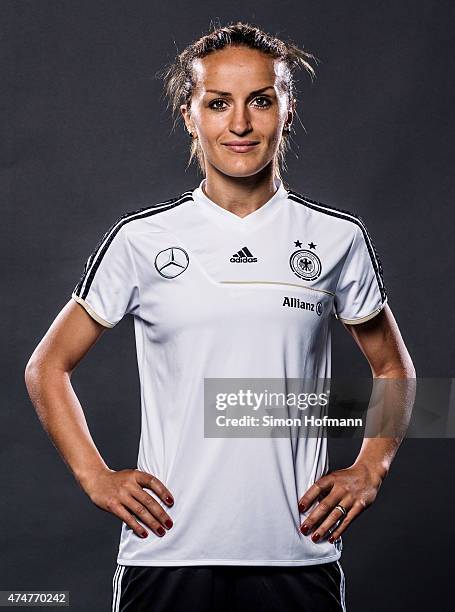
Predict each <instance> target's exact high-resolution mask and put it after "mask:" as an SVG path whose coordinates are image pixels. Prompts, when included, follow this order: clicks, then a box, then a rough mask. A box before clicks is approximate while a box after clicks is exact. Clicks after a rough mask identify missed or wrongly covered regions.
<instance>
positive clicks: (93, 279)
mask: <svg viewBox="0 0 455 612" xmlns="http://www.w3.org/2000/svg"><path fill="white" fill-rule="evenodd" d="M71 297H72V298H73V299H74V300H76V302H78V303H79V304H81V306H83V307H84V308H85V310H86V311H87V312H88V314H89V315H90V316H91V317H93V318H94V319H95V320H96V321H98V323H101V324H102V325H104V326H105V327H114V326H115V325H116V324H117V323H118V322H119V321H120V320H121V319H122V318H123V316H124V315H125V314H135V313H136V312H137V310H138V308H139V285H138V281H137V274H136V270H135V265H134V260H133V257H132V253H131V246H130V244H129V242H128V237H127V234H126V228H125V222H124V221H122V219H121V218H120V219H119V220H117V221H116V222H114V223H113V224H112V225H111V227H110V228H109V229H108V230H107V232H106V233H105V234H104V236H103V237H102V238H101V240H100V241H99V242H98V244H97V245H96V247H95V249H94V250H93V252H92V253H91V254H90V256H89V257H88V259H87V261H86V262H85V266H84V270H83V273H82V276H81V278H80V280H79V282H78V283H77V285H76V286H75V287H74V289H73V292H72V294H71Z"/></svg>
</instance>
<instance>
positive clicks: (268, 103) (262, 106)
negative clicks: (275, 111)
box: [255, 96, 271, 108]
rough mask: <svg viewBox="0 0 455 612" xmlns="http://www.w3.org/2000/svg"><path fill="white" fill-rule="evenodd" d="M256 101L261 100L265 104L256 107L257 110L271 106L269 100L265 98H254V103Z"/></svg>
mask: <svg viewBox="0 0 455 612" xmlns="http://www.w3.org/2000/svg"><path fill="white" fill-rule="evenodd" d="M256 100H263V101H264V102H265V104H260V105H259V106H258V108H268V107H269V106H270V105H271V102H270V100H269V99H268V98H266V97H265V96H259V97H257V98H255V101H256Z"/></svg>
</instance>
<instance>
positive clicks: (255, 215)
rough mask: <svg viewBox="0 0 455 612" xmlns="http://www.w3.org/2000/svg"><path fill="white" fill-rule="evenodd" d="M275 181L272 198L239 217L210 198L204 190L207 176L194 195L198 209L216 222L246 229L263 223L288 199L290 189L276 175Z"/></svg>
mask: <svg viewBox="0 0 455 612" xmlns="http://www.w3.org/2000/svg"><path fill="white" fill-rule="evenodd" d="M274 182H275V187H276V191H275V193H274V194H273V196H272V197H271V198H270V200H267V202H265V203H264V204H263V205H262V206H260V207H259V208H258V209H256V210H255V211H253V212H251V213H249V214H248V215H246V217H239V216H238V215H236V214H235V213H233V212H231V211H229V210H226V209H225V208H223V207H222V206H220V205H219V204H217V203H216V202H213V200H211V199H210V198H208V197H207V196H206V194H205V193H204V191H203V188H204V187H205V183H206V179H205V178H203V179H202V181H201V182H200V184H199V186H198V187H196V189H194V191H193V192H192V195H193V200H194V202H195V204H196V205H197V206H198V209H199V210H200V211H201V212H204V213H206V214H207V215H210V216H211V217H212V218H213V220H214V221H215V222H218V223H220V222H221V223H222V224H223V225H226V224H229V225H230V226H232V227H234V228H238V229H240V230H245V229H251V228H253V227H254V228H255V227H257V226H258V225H259V224H262V223H263V222H264V221H265V220H267V219H269V218H270V217H271V216H272V215H274V214H275V213H276V212H277V210H279V208H280V205H282V204H283V201H284V200H286V199H287V197H288V190H287V189H286V188H285V187H284V185H283V181H282V180H281V179H279V178H277V177H275V180H274Z"/></svg>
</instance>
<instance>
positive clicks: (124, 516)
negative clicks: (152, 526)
mask: <svg viewBox="0 0 455 612" xmlns="http://www.w3.org/2000/svg"><path fill="white" fill-rule="evenodd" d="M109 511H110V512H112V514H115V516H118V518H119V519H121V520H122V521H123V522H124V523H125V524H126V525H128V527H130V528H131V529H132V530H133V531H134V533H135V534H136V535H137V536H139V537H140V538H146V537H147V536H148V533H147V531H146V530H145V529H144V528H143V527H142V525H140V524H139V523H138V522H137V520H136V519H135V518H134V516H133V515H132V514H130V513H129V512H128V510H126V509H125V508H124V507H123V506H122V505H121V504H116V505H114V506H112V507H111V509H110V510H109Z"/></svg>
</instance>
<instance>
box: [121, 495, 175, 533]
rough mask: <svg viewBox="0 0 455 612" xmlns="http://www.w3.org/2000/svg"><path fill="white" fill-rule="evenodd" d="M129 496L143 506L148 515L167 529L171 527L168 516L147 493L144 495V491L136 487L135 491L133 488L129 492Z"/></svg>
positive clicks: (171, 523)
mask: <svg viewBox="0 0 455 612" xmlns="http://www.w3.org/2000/svg"><path fill="white" fill-rule="evenodd" d="M131 495H132V496H133V497H134V498H135V499H137V501H138V502H140V503H141V504H142V505H143V506H145V507H146V508H147V510H148V511H149V512H150V514H151V515H152V516H154V517H155V519H156V520H157V521H159V522H160V523H161V524H162V525H164V526H165V527H166V528H167V529H170V528H171V527H172V525H173V524H174V523H173V522H172V519H171V517H170V516H169V514H168V513H167V512H166V510H164V508H162V506H160V504H159V503H158V502H157V501H155V499H154V498H153V497H152V496H151V495H149V493H146V492H145V491H144V489H141V488H140V487H137V489H136V488H135V489H134V490H133V491H131Z"/></svg>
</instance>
